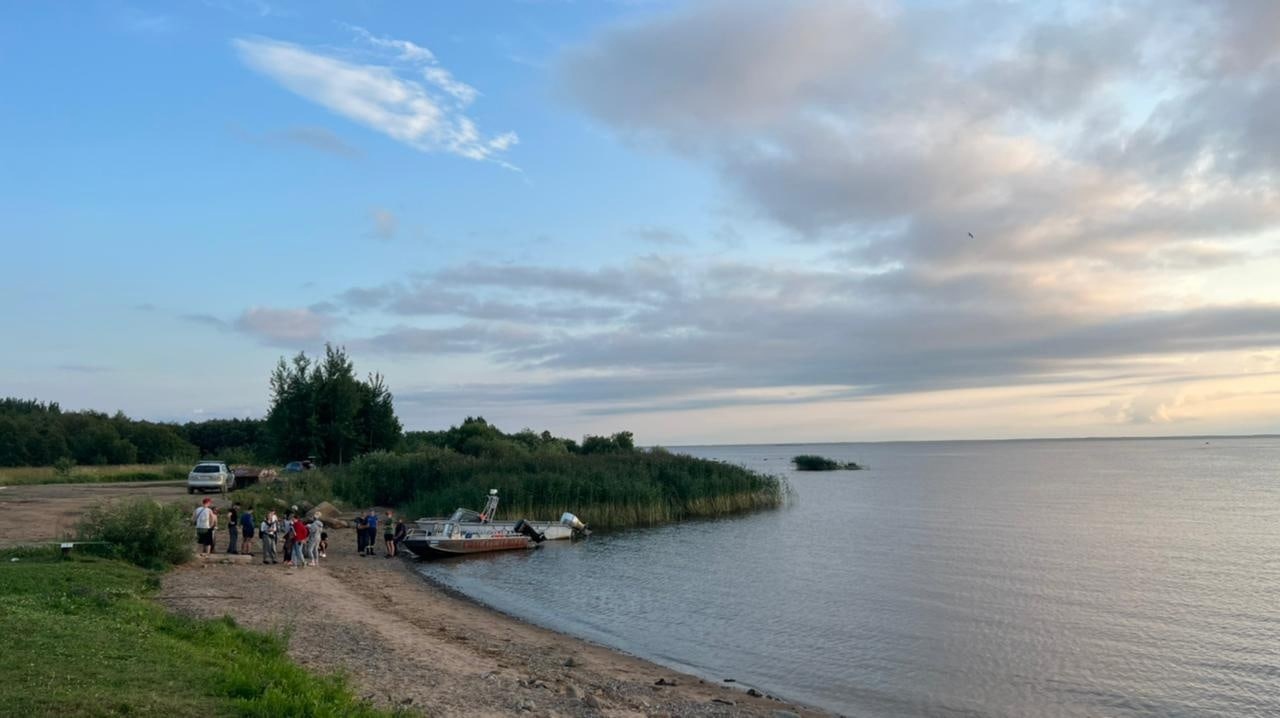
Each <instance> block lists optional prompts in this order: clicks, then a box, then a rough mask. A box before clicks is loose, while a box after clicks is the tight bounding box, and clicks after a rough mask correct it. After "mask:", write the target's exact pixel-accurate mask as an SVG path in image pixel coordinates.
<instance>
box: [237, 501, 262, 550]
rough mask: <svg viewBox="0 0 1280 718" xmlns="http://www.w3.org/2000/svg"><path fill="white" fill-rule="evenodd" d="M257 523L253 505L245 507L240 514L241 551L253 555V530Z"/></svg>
mask: <svg viewBox="0 0 1280 718" xmlns="http://www.w3.org/2000/svg"><path fill="white" fill-rule="evenodd" d="M257 525H258V524H257V523H256V522H255V521H254V519H253V507H252V506H248V507H245V510H244V512H242V513H241V514H240V553H242V554H245V555H247V556H252V555H253V530H254V528H256V527H257Z"/></svg>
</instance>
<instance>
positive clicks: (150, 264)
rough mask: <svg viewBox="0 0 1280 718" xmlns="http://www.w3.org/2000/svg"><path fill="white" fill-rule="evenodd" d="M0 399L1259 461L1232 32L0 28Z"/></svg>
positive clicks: (863, 11) (374, 20) (1262, 320)
mask: <svg viewBox="0 0 1280 718" xmlns="http://www.w3.org/2000/svg"><path fill="white" fill-rule="evenodd" d="M0 91H2V92H3V99H2V100H0V133H2V136H3V138H4V139H3V140H2V141H0V258H2V261H3V265H2V266H3V268H2V270H0V271H2V272H3V277H4V280H3V282H0V336H2V337H3V344H2V346H3V347H4V350H3V351H0V395H12V396H19V397H24V398H38V399H41V400H48V401H57V402H59V403H60V404H61V405H62V406H63V407H64V408H69V409H80V408H93V409H98V410H104V411H116V410H122V411H124V412H125V413H127V414H129V415H130V416H135V417H140V418H149V419H155V420H164V421H189V420H200V419H203V418H212V417H242V416H262V415H263V414H264V413H265V411H266V409H267V406H268V401H269V396H268V387H267V379H268V375H269V373H270V371H271V369H272V367H273V366H274V364H275V362H276V361H277V360H278V359H279V358H280V357H282V356H291V355H293V354H295V353H297V352H299V351H305V352H307V353H308V354H311V355H314V354H315V353H317V352H322V351H323V347H324V344H325V343H326V342H331V343H333V344H336V345H341V346H344V347H346V349H347V351H348V352H349V353H350V355H351V356H352V358H353V359H354V361H355V364H356V368H357V370H358V371H359V372H360V373H361V374H364V373H367V372H373V371H376V372H381V373H382V374H383V375H385V377H386V380H387V383H388V384H389V386H390V387H391V389H392V391H393V392H394V394H395V401H396V409H397V412H398V414H399V416H400V417H401V420H402V421H403V423H404V424H405V426H406V428H408V429H436V428H444V427H447V426H449V425H451V424H456V423H458V422H459V421H460V420H461V419H462V418H463V417H465V416H475V415H482V416H484V417H485V418H486V419H488V420H490V421H492V422H493V423H495V424H497V425H498V426H499V427H501V428H503V429H505V430H509V431H515V430H518V429H521V428H525V427H528V428H533V429H535V430H539V431H540V430H543V429H550V430H551V431H553V432H554V433H557V434H560V435H566V436H571V437H577V436H581V435H583V434H608V433H613V432H615V431H621V430H630V431H633V432H635V434H636V437H637V441H638V442H639V443H642V444H665V445H680V444H696V443H762V442H806V441H858V440H895V439H905V440H913V439H971V438H1015V437H1070V436H1148V435H1151V436H1155V435H1187V434H1232V433H1272V432H1280V279H1277V278H1280V252H1278V250H1280V243H1278V240H1280V190H1278V189H1277V184H1276V181H1275V180H1276V178H1277V174H1278V173H1280V133H1276V132H1275V131H1274V125H1275V118H1276V117H1277V116H1278V115H1280V3H1276V2H1273V0H1158V1H1155V0H1152V1H1147V0H1129V1H1126V2H1112V1H1103V0H1096V1H1095V0H1060V1H1049V0H1046V1H1044V2H1031V1H1028V2H1012V1H1006V0H842V1H835V0H815V1H812V2H809V1H803V2H801V1H797V2H785V3H783V2H755V1H753V0H723V1H709V2H674V1H672V2H645V1H643V0H632V1H630V2H607V1H605V0H599V1H598V2H585V1H584V2H557V1H553V0H545V1H542V2H537V1H534V0H525V1H522V2H517V1H512V2H498V1H497V0H495V1H493V2H484V3H474V2H445V1H443V0H440V1H437V2H423V3H394V2H380V1H378V0H361V1H359V2H315V1H308V2H300V1H299V2H293V1H290V0H204V1H203V2H200V1H196V0H192V1H191V2H184V3H172V2H158V3H145V2H132V1H126V0H86V1H85V2H48V3H6V4H4V5H3V7H0Z"/></svg>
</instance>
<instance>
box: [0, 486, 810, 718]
mask: <svg viewBox="0 0 1280 718" xmlns="http://www.w3.org/2000/svg"><path fill="white" fill-rule="evenodd" d="M137 494H145V495H150V496H153V497H154V498H157V499H160V500H167V499H180V500H183V501H186V500H188V499H193V498H194V497H188V496H186V493H185V488H184V487H183V485H182V483H181V482H177V483H174V482H144V483H136V484H77V485H53V486H25V487H9V488H6V489H0V545H2V544H6V543H18V542H24V543H25V542H33V541H40V540H56V539H58V538H60V537H61V536H60V532H61V529H62V528H64V527H68V528H69V527H70V526H71V525H74V522H75V518H76V517H78V516H79V514H80V513H82V512H83V511H84V509H85V508H86V507H87V506H88V505H91V504H92V503H94V502H96V501H99V500H102V499H103V498H110V497H114V496H122V495H137ZM190 503H191V504H192V506H194V505H195V503H196V502H195V501H194V500H192V501H190ZM219 503H222V501H221V499H219ZM219 534H220V535H219V543H220V544H221V545H222V546H223V547H225V536H226V534H225V532H219ZM329 537H330V546H331V549H332V550H331V551H329V556H328V558H326V559H321V560H320V564H321V565H320V566H319V567H306V568H301V569H297V568H287V567H285V566H284V565H283V564H278V565H263V564H262V563H261V560H260V555H259V556H255V557H254V558H253V559H252V560H250V561H248V562H246V561H244V560H243V559H241V560H239V561H235V562H228V563H222V562H220V561H218V560H215V561H197V562H195V563H192V564H189V565H187V566H183V567H180V568H177V569H175V570H173V571H171V572H169V573H168V574H166V575H165V576H164V578H163V580H162V583H161V590H160V592H159V594H158V597H157V598H158V600H159V601H160V602H161V603H162V604H164V605H165V606H167V607H169V608H170V609H171V610H174V611H177V612H181V613H184V614H188V615H193V616H198V617H204V618H214V617H220V616H224V615H226V616H231V617H232V618H234V619H235V620H236V622H237V623H239V624H240V625H243V626H247V627H250V628H255V629H258V630H262V631H268V632H277V633H282V634H284V635H286V636H287V637H288V640H289V652H290V654H291V655H292V656H293V657H294V659H295V660H297V661H298V662H299V663H301V664H303V665H306V666H309V667H311V668H313V669H315V670H317V671H319V672H322V673H334V672H339V673H342V674H345V675H346V676H347V677H348V679H349V680H350V682H351V685H352V686H353V688H354V690H355V691H356V692H357V693H358V695H360V696H361V697H363V698H366V699H368V700H370V701H372V702H374V703H376V704H378V705H382V706H396V707H401V708H406V709H408V710H411V711H415V712H418V711H420V712H422V713H424V714H426V715H431V716H504V715H515V714H527V715H531V716H664V715H670V716H730V715H732V716H771V717H774V718H784V717H785V716H789V715H801V716H817V715H824V714H822V713H820V712H817V711H814V710H811V709H808V708H805V707H801V706H796V705H790V704H787V703H784V702H782V701H779V700H775V699H773V698H771V697H766V696H751V695H748V694H747V693H746V692H745V691H744V690H742V689H741V688H740V687H738V686H736V685H730V684H725V683H717V682H712V681H703V680H700V679H698V678H696V677H693V676H689V675H685V674H681V673H677V672H674V671H671V670H669V669H667V668H663V667H661V666H658V665H656V664H653V663H650V662H648V661H644V660H641V659H639V658H635V657H633V656H629V655H626V654H624V653H621V652H618V651H614V650H611V649H608V648H604V647H602V646H598V645H595V644H592V643H588V642H586V641H582V640H579V639H576V638H572V637H570V636H566V635H563V634H559V633H556V632H554V631H549V630H546V629H542V628H539V627H537V626H533V625H530V624H527V623H524V622H522V621H519V620H517V619H514V618H511V617H509V616H506V615H503V614H500V613H498V612H496V611H493V610H490V609H488V608H485V607H483V606H480V605H478V604H476V603H474V602H472V601H469V600H467V599H465V598H462V597H459V596H457V595H456V594H454V593H452V592H449V591H447V590H445V589H443V588H441V587H438V586H435V585H433V584H431V583H429V582H427V581H426V580H424V579H423V578H422V577H420V576H419V575H418V574H417V573H416V572H414V571H413V569H412V563H411V561H410V560H407V559H403V558H400V559H387V558H383V557H382V556H381V554H379V555H378V556H376V557H372V558H366V557H360V556H357V555H356V554H355V548H354V547H355V538H354V532H353V531H351V530H349V529H348V530H342V529H337V530H330V531H329ZM462 560H465V559H462Z"/></svg>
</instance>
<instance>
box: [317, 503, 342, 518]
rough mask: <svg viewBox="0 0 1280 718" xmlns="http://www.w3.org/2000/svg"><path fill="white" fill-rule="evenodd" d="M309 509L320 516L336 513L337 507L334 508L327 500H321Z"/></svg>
mask: <svg viewBox="0 0 1280 718" xmlns="http://www.w3.org/2000/svg"><path fill="white" fill-rule="evenodd" d="M310 510H311V511H313V512H315V513H316V514H317V515H319V516H321V517H324V516H337V515H338V509H337V508H335V507H334V505H333V504H331V503H329V502H328V501H321V502H320V503H318V504H316V505H315V508H313V509H310Z"/></svg>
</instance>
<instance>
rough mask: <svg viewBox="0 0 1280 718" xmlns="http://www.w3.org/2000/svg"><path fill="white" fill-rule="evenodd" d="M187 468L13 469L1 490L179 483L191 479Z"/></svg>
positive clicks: (3, 474)
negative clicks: (127, 482) (85, 485)
mask: <svg viewBox="0 0 1280 718" xmlns="http://www.w3.org/2000/svg"><path fill="white" fill-rule="evenodd" d="M190 470H191V466H189V465H186V464H122V465H119V466H69V467H68V466H58V467H55V466H13V467H5V468H0V486H24V485H29V484H96V483H105V482H109V481H175V480H178V479H185V478H187V472H189V471H190Z"/></svg>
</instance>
